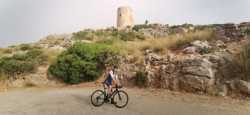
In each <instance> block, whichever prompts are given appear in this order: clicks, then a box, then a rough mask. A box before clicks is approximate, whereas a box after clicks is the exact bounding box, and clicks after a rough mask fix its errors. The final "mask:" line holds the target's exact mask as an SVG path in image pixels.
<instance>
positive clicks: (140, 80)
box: [135, 71, 148, 87]
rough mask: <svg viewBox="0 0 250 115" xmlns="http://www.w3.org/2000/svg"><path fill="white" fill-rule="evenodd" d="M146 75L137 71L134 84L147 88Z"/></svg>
mask: <svg viewBox="0 0 250 115" xmlns="http://www.w3.org/2000/svg"><path fill="white" fill-rule="evenodd" d="M147 81H148V79H147V75H146V73H145V72H144V71H137V72H136V75H135V84H136V85H137V86H139V87H146V86H147Z"/></svg>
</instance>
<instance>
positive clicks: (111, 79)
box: [104, 66, 119, 103]
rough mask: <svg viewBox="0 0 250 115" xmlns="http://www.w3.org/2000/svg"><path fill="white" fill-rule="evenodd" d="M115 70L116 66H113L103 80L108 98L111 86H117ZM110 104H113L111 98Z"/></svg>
mask: <svg viewBox="0 0 250 115" xmlns="http://www.w3.org/2000/svg"><path fill="white" fill-rule="evenodd" d="M116 69H117V66H114V67H113V68H112V69H111V70H110V71H109V73H108V75H107V77H106V79H105V80H104V83H105V84H106V86H107V87H108V97H110V96H111V94H112V86H113V85H119V82H118V77H117V75H116ZM111 103H115V102H114V100H113V99H112V98H111Z"/></svg>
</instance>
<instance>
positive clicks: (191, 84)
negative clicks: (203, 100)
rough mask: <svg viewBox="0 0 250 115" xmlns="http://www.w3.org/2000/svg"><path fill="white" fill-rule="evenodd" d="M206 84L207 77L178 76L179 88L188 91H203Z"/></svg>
mask: <svg viewBox="0 0 250 115" xmlns="http://www.w3.org/2000/svg"><path fill="white" fill-rule="evenodd" d="M207 84H208V78H205V77H200V76H195V75H184V76H183V77H181V78H180V87H181V90H185V91H189V92H197V91H198V92H205V91H206V86H207Z"/></svg>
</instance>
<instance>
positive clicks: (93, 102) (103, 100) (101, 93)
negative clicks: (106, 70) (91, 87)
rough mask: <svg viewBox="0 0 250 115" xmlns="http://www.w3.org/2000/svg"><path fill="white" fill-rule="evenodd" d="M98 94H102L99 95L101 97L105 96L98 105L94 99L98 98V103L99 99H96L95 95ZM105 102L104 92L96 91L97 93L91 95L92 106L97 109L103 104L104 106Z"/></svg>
mask: <svg viewBox="0 0 250 115" xmlns="http://www.w3.org/2000/svg"><path fill="white" fill-rule="evenodd" d="M97 93H100V94H99V96H103V97H101V99H102V98H103V99H102V100H101V102H100V103H99V104H98V103H96V102H95V101H94V99H95V98H96V100H97V101H98V99H97V98H98V97H94V96H95V94H97ZM104 102H105V93H104V91H102V90H96V91H94V92H93V93H92V94H91V103H92V105H94V106H95V107H99V106H102V105H103V104H104Z"/></svg>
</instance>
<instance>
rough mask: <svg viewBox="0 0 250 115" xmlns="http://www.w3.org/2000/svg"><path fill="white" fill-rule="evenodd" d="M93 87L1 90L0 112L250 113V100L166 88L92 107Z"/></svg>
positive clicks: (33, 114) (136, 92) (109, 114)
mask: <svg viewBox="0 0 250 115" xmlns="http://www.w3.org/2000/svg"><path fill="white" fill-rule="evenodd" d="M95 89H96V88H57V89H22V90H14V91H9V92H4V93H0V102H1V105H0V115H249V113H250V101H242V100H232V99H222V98H215V97H207V96H197V95H192V94H180V93H175V92H168V91H153V93H152V90H149V89H147V90H139V89H126V91H127V92H128V93H129V96H130V102H129V104H128V106H127V107H126V108H124V109H118V108H115V107H114V106H113V105H111V104H104V105H103V106H102V107H98V108H97V107H93V106H92V105H91V104H90V101H89V96H90V94H91V92H92V91H94V90H95Z"/></svg>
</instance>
